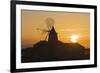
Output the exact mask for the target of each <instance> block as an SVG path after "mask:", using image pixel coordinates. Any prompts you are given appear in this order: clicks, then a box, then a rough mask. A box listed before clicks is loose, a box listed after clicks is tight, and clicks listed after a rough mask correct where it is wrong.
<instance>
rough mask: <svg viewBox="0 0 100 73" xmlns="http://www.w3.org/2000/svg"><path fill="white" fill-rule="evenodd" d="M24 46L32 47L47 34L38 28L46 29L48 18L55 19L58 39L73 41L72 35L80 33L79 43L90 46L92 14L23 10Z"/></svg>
mask: <svg viewBox="0 0 100 73" xmlns="http://www.w3.org/2000/svg"><path fill="white" fill-rule="evenodd" d="M21 14H22V22H21V23H22V47H32V46H33V45H34V44H35V43H37V42H39V41H40V40H44V38H45V36H46V35H47V33H46V34H44V35H41V31H40V30H37V28H41V29H45V30H47V27H46V22H45V20H46V18H48V17H51V18H53V19H54V21H55V23H54V27H55V30H56V32H57V34H58V40H60V41H62V42H64V43H72V41H71V38H70V37H71V35H73V34H76V35H79V39H78V41H77V43H80V44H81V45H83V46H84V47H86V48H90V14H89V13H76V12H51V11H34V10H22V12H21Z"/></svg>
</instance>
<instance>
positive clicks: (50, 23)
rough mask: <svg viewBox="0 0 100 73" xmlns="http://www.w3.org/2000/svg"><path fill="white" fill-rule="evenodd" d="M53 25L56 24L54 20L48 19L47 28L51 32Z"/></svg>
mask: <svg viewBox="0 0 100 73" xmlns="http://www.w3.org/2000/svg"><path fill="white" fill-rule="evenodd" d="M53 24H54V20H53V19H52V18H47V19H46V25H47V28H48V30H49V31H50V30H51V29H52V27H53Z"/></svg>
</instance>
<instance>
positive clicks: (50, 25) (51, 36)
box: [37, 18, 58, 43]
mask: <svg viewBox="0 0 100 73" xmlns="http://www.w3.org/2000/svg"><path fill="white" fill-rule="evenodd" d="M45 22H46V26H47V30H46V29H40V28H38V29H37V30H41V31H42V35H43V34H46V33H47V35H46V37H45V39H44V40H48V42H49V43H55V42H57V41H58V37H57V33H56V31H55V28H54V20H53V19H52V18H47V19H46V21H45Z"/></svg>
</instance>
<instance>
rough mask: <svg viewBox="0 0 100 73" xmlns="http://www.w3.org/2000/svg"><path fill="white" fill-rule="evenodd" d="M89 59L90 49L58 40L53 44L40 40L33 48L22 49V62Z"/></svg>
mask: <svg viewBox="0 0 100 73" xmlns="http://www.w3.org/2000/svg"><path fill="white" fill-rule="evenodd" d="M83 59H89V50H88V54H86V49H85V48H84V47H83V46H82V45H80V44H78V43H62V42H60V41H58V42H57V43H55V44H51V43H49V42H47V41H40V42H38V43H37V44H35V45H34V46H33V47H32V48H27V49H23V50H22V62H41V61H62V60H83Z"/></svg>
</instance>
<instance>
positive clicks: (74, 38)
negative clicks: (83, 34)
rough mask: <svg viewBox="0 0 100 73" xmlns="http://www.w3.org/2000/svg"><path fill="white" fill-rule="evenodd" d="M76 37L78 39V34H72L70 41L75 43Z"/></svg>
mask: <svg viewBox="0 0 100 73" xmlns="http://www.w3.org/2000/svg"><path fill="white" fill-rule="evenodd" d="M78 39H79V35H72V36H71V41H72V42H73V43H76V42H77V41H78Z"/></svg>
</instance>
